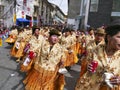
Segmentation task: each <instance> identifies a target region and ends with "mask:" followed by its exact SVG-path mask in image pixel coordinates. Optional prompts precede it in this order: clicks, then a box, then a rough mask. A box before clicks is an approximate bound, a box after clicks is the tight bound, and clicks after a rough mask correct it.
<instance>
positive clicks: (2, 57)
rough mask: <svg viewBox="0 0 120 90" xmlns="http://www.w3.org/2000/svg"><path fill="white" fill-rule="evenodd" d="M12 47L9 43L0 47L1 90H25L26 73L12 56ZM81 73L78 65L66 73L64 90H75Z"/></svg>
mask: <svg viewBox="0 0 120 90" xmlns="http://www.w3.org/2000/svg"><path fill="white" fill-rule="evenodd" d="M11 47H12V46H11V45H8V44H7V43H3V46H2V47H0V90H24V85H23V83H22V81H23V79H24V77H25V73H22V72H19V64H18V63H16V62H15V60H16V59H15V58H13V57H11V56H10V54H9V53H10V49H11ZM79 73H80V66H79V65H77V64H76V65H74V66H72V67H71V70H70V71H69V73H65V80H66V85H65V88H64V90H74V87H75V84H76V81H77V78H78V77H79Z"/></svg>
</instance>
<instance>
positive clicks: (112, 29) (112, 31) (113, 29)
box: [105, 25, 120, 43]
mask: <svg viewBox="0 0 120 90" xmlns="http://www.w3.org/2000/svg"><path fill="white" fill-rule="evenodd" d="M105 32H106V37H105V42H106V43H108V40H107V36H108V35H109V36H111V37H112V36H114V35H116V34H117V33H118V32H120V25H110V26H108V27H107V28H106V29H105Z"/></svg>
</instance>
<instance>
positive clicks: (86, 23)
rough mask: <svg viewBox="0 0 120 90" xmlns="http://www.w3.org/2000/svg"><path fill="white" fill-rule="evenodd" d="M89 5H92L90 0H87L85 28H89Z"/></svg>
mask: <svg viewBox="0 0 120 90" xmlns="http://www.w3.org/2000/svg"><path fill="white" fill-rule="evenodd" d="M89 7H90V0H87V2H86V10H85V21H84V29H87V25H88V15H89Z"/></svg>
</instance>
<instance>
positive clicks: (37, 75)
mask: <svg viewBox="0 0 120 90" xmlns="http://www.w3.org/2000/svg"><path fill="white" fill-rule="evenodd" d="M23 83H24V84H25V90H63V88H64V84H65V81H64V76H63V75H62V74H59V73H58V72H57V69H56V71H48V70H45V69H43V68H41V67H40V66H38V65H35V66H34V67H33V68H32V69H31V71H29V73H28V74H27V77H26V78H25V80H24V81H23Z"/></svg>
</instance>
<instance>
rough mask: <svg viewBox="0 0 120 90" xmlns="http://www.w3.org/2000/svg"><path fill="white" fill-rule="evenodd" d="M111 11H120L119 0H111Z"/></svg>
mask: <svg viewBox="0 0 120 90" xmlns="http://www.w3.org/2000/svg"><path fill="white" fill-rule="evenodd" d="M112 11H113V12H120V0H113V7H112Z"/></svg>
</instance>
